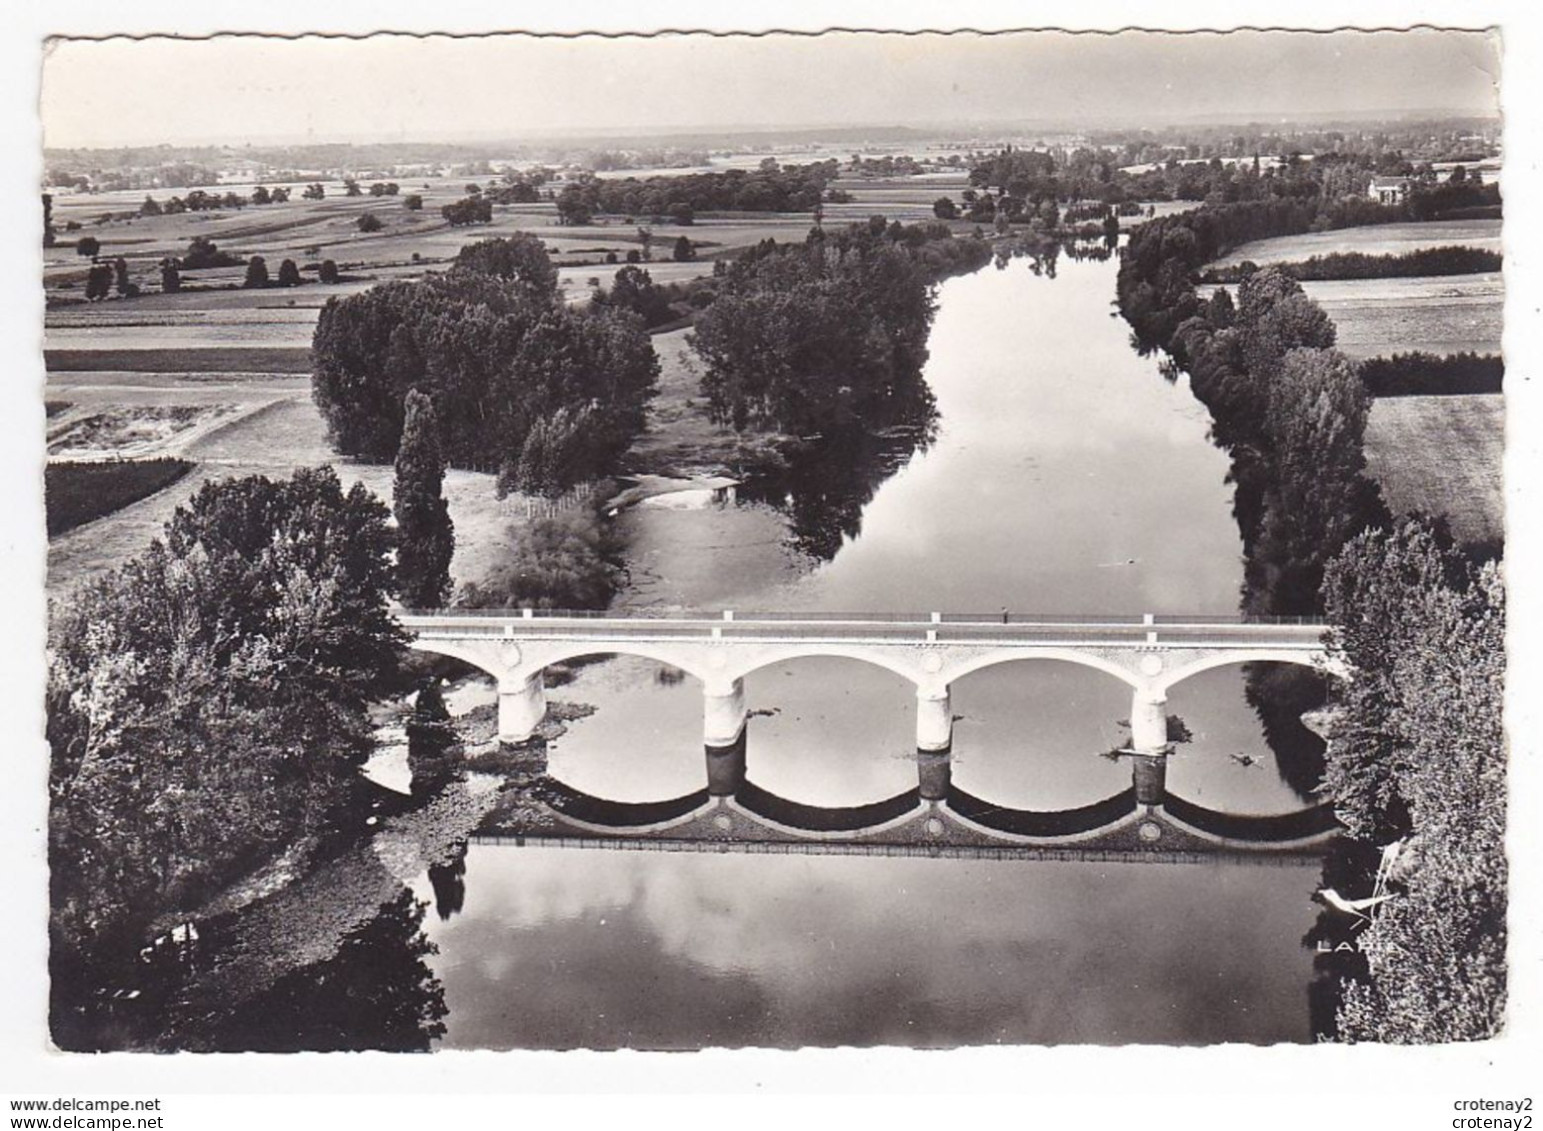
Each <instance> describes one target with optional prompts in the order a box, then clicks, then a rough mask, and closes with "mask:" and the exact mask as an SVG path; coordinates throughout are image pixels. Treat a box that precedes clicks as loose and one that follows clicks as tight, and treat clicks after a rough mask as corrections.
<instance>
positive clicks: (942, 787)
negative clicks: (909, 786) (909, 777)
mask: <svg viewBox="0 0 1543 1131" xmlns="http://www.w3.org/2000/svg"><path fill="white" fill-rule="evenodd" d="M953 776H954V775H953V759H952V756H951V755H950V754H949V752H948V751H947V750H918V751H917V752H916V784H917V792H918V793H919V794H920V795H921V799H922V800H923V801H947V800H948V787H949V785H950V783H951V782H952V781H953Z"/></svg>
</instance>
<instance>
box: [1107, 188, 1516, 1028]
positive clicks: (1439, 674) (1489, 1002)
mask: <svg viewBox="0 0 1543 1131" xmlns="http://www.w3.org/2000/svg"><path fill="white" fill-rule="evenodd" d="M1280 203H1281V202H1278V201H1277V202H1271V203H1268V204H1264V203H1261V204H1254V205H1207V206H1206V207H1204V208H1202V209H1200V210H1199V211H1197V212H1194V213H1189V214H1187V215H1185V216H1176V217H1171V218H1167V219H1165V220H1159V221H1155V222H1153V223H1149V224H1146V225H1143V226H1142V227H1141V228H1139V229H1137V231H1136V232H1135V233H1134V234H1133V235H1132V238H1131V242H1130V244H1129V246H1128V247H1127V250H1126V255H1125V259H1124V262H1123V263H1122V264H1121V269H1120V276H1119V298H1120V302H1121V306H1122V309H1123V310H1124V311H1125V313H1126V316H1127V318H1128V319H1129V320H1130V321H1131V324H1132V326H1133V327H1134V328H1135V331H1136V337H1137V339H1138V342H1140V343H1142V344H1144V345H1146V346H1149V347H1151V346H1155V347H1161V348H1163V349H1165V350H1167V351H1168V352H1169V354H1170V355H1171V356H1172V358H1173V360H1174V362H1175V363H1176V364H1177V365H1178V366H1182V367H1183V368H1184V369H1186V370H1188V372H1189V373H1190V376H1191V382H1192V387H1193V389H1194V391H1195V393H1196V395H1197V396H1198V397H1200V399H1201V400H1202V401H1204V402H1205V403H1206V404H1207V406H1208V407H1209V408H1210V410H1211V414H1212V418H1213V422H1214V435H1215V436H1216V438H1217V440H1218V442H1220V443H1222V444H1224V445H1225V446H1226V447H1227V448H1228V449H1229V451H1230V452H1231V454H1232V458H1233V478H1234V480H1235V482H1236V484H1237V490H1236V495H1235V510H1236V512H1237V515H1238V519H1239V524H1240V527H1241V529H1242V533H1243V540H1244V549H1245V555H1246V567H1245V579H1246V595H1245V605H1246V607H1247V608H1248V609H1249V610H1250V611H1255V612H1272V613H1312V612H1322V613H1324V614H1325V615H1326V616H1327V618H1328V619H1329V621H1330V622H1331V623H1332V624H1333V625H1334V626H1335V627H1336V629H1337V630H1338V631H1337V633H1336V634H1335V636H1334V637H1333V647H1334V648H1335V650H1336V651H1337V652H1338V653H1339V656H1340V658H1341V659H1342V660H1343V661H1344V662H1345V664H1346V666H1347V668H1348V670H1349V671H1350V672H1351V678H1350V679H1348V680H1345V681H1340V682H1338V683H1337V684H1336V685H1335V687H1334V691H1333V699H1332V702H1333V706H1334V708H1335V711H1334V724H1333V735H1334V737H1333V741H1332V742H1331V743H1330V744H1329V747H1328V749H1327V751H1326V754H1325V767H1324V772H1323V786H1324V787H1325V788H1326V789H1327V791H1328V792H1329V794H1330V795H1331V796H1332V798H1333V800H1334V804H1335V809H1336V813H1337V814H1338V816H1339V818H1340V820H1341V822H1342V823H1343V824H1344V826H1345V828H1346V831H1347V836H1348V838H1349V845H1348V846H1347V847H1346V849H1345V850H1344V851H1342V852H1338V853H1336V854H1335V855H1334V856H1333V858H1332V859H1330V860H1327V861H1326V863H1325V873H1326V883H1328V882H1332V883H1336V884H1340V885H1345V884H1354V885H1356V886H1355V887H1354V888H1343V887H1342V890H1347V891H1354V892H1357V893H1359V892H1361V891H1365V890H1369V889H1370V887H1371V884H1372V874H1373V872H1374V871H1375V870H1376V868H1377V865H1378V862H1379V861H1380V852H1379V851H1378V850H1379V849H1380V848H1381V847H1382V846H1385V845H1388V844H1390V843H1393V842H1395V841H1398V842H1401V843H1402V844H1403V846H1404V860H1403V862H1402V865H1401V868H1400V869H1399V871H1398V872H1397V874H1396V876H1395V877H1394V883H1395V884H1396V886H1397V888H1398V895H1397V898H1395V899H1394V900H1393V901H1391V902H1389V903H1387V904H1385V905H1384V906H1383V907H1382V908H1381V909H1379V914H1378V916H1377V919H1376V922H1375V923H1374V925H1373V926H1371V927H1369V928H1368V929H1367V930H1366V931H1365V932H1364V933H1363V934H1362V935H1361V936H1360V943H1359V946H1360V954H1361V956H1362V957H1363V958H1364V962H1362V963H1361V964H1360V965H1359V968H1358V969H1356V970H1353V971H1352V972H1351V973H1350V974H1349V975H1348V981H1347V980H1346V978H1347V976H1346V975H1335V976H1334V977H1333V979H1332V981H1331V994H1330V997H1331V999H1332V1000H1331V1005H1332V1012H1333V1013H1334V1014H1335V1016H1334V1017H1333V1019H1332V1022H1331V1024H1330V1025H1329V1026H1328V1027H1327V1028H1328V1030H1329V1031H1331V1032H1332V1033H1333V1034H1334V1035H1337V1036H1338V1037H1340V1038H1341V1039H1349V1040H1373V1039H1375V1040H1392V1041H1435V1040H1455V1039H1474V1038H1479V1037H1485V1036H1490V1035H1493V1034H1494V1032H1495V1031H1496V1030H1497V1028H1498V1026H1499V1023H1500V1017H1501V1011H1502V1009H1503V1005H1504V1000H1505V992H1504V989H1505V959H1504V949H1505V927H1504V915H1505V903H1506V883H1505V861H1504V855H1503V847H1502V837H1503V830H1504V798H1505V784H1504V758H1505V755H1504V745H1503V738H1502V734H1501V728H1500V720H1501V695H1502V687H1503V665H1504V640H1503V636H1504V623H1503V622H1504V607H1503V606H1504V602H1503V594H1502V589H1501V583H1500V577H1499V573H1498V570H1497V569H1496V567H1495V566H1494V565H1493V564H1489V565H1486V566H1484V567H1482V568H1478V567H1476V566H1475V565H1474V564H1473V562H1472V557H1471V555H1470V554H1468V553H1466V552H1464V551H1462V550H1459V549H1457V548H1455V547H1453V546H1452V544H1451V542H1450V539H1445V538H1443V537H1442V536H1441V535H1440V534H1438V533H1437V531H1436V530H1435V529H1434V528H1433V527H1432V526H1431V525H1430V524H1429V523H1428V522H1426V521H1419V520H1417V521H1405V522H1402V523H1399V524H1394V523H1393V520H1392V518H1391V516H1389V515H1388V514H1387V512H1386V509H1385V507H1383V505H1382V503H1381V499H1380V497H1379V496H1378V495H1377V493H1376V491H1375V489H1374V487H1373V486H1372V485H1371V484H1370V483H1369V482H1368V481H1367V480H1366V479H1365V477H1364V476H1363V475H1362V468H1363V466H1364V459H1363V454H1362V437H1363V433H1364V429H1365V422H1366V416H1367V408H1368V403H1369V397H1368V393H1367V382H1366V381H1365V380H1364V379H1363V374H1362V372H1361V370H1360V369H1359V368H1358V367H1357V366H1355V365H1353V364H1351V363H1350V362H1349V361H1348V360H1347V359H1345V358H1344V357H1343V356H1342V355H1340V354H1339V353H1338V352H1337V351H1335V350H1334V349H1333V348H1332V347H1333V343H1334V326H1333V323H1332V322H1330V321H1329V319H1328V318H1327V317H1326V316H1324V314H1323V312H1322V310H1320V309H1319V308H1318V307H1317V306H1316V305H1315V304H1313V303H1312V302H1311V301H1310V300H1308V299H1307V297H1306V295H1305V294H1303V293H1302V290H1301V285H1300V284H1299V283H1298V282H1297V281H1296V280H1295V279H1294V278H1292V277H1291V275H1289V274H1288V273H1287V272H1285V271H1283V270H1281V269H1279V268H1266V269H1264V270H1256V271H1246V270H1245V272H1244V273H1243V278H1242V281H1241V283H1240V285H1239V288H1238V299H1237V302H1236V303H1234V302H1233V301H1232V300H1231V298H1230V297H1229V296H1228V295H1227V293H1226V292H1225V291H1218V292H1216V294H1215V295H1214V296H1213V297H1212V298H1211V299H1210V300H1209V301H1206V302H1202V301H1200V300H1199V299H1198V297H1197V296H1196V294H1195V291H1194V287H1193V278H1194V272H1195V268H1196V267H1197V266H1198V265H1199V264H1200V263H1202V262H1204V261H1205V260H1206V259H1207V258H1209V257H1210V256H1213V255H1216V254H1220V253H1221V252H1223V251H1225V250H1226V249H1227V247H1228V246H1230V241H1235V240H1240V239H1242V238H1255V236H1256V233H1257V228H1256V225H1259V224H1268V223H1271V222H1276V221H1279V220H1280V219H1281V217H1282V216H1283V215H1284V216H1286V217H1287V218H1288V219H1292V220H1294V219H1295V217H1294V215H1293V213H1291V212H1289V211H1288V212H1283V211H1282V210H1281V208H1280ZM1409 367H1411V363H1410V361H1409V359H1402V360H1401V362H1400V364H1399V365H1398V366H1397V367H1396V368H1397V369H1398V370H1400V371H1403V370H1405V369H1407V368H1409ZM1415 367H1417V366H1415ZM1459 368H1467V367H1464V366H1460V367H1459ZM1256 682H1257V681H1255V680H1254V679H1252V678H1251V680H1250V687H1251V690H1252V689H1253V688H1254V686H1255V684H1256ZM1357 845H1359V846H1362V847H1361V849H1360V851H1353V849H1354V846H1357ZM1331 872H1332V873H1333V875H1332V877H1331V876H1330V873H1331Z"/></svg>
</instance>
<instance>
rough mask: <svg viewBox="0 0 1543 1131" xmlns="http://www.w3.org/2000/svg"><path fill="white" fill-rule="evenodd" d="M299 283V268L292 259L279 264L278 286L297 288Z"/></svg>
mask: <svg viewBox="0 0 1543 1131" xmlns="http://www.w3.org/2000/svg"><path fill="white" fill-rule="evenodd" d="M300 282H301V280H300V268H299V267H297V266H296V265H295V261H294V260H293V259H286V260H284V262H283V263H280V264H279V286H281V287H298V286H299V285H300Z"/></svg>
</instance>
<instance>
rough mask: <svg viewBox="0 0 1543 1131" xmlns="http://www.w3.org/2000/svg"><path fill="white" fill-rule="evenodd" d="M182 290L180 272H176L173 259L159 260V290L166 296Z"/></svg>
mask: <svg viewBox="0 0 1543 1131" xmlns="http://www.w3.org/2000/svg"><path fill="white" fill-rule="evenodd" d="M181 289H182V272H180V271H178V270H177V261H176V260H175V259H163V260H161V290H162V291H164V292H165V293H166V294H169V295H172V294H176V293H177V292H178V291H180V290H181Z"/></svg>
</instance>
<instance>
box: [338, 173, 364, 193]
mask: <svg viewBox="0 0 1543 1131" xmlns="http://www.w3.org/2000/svg"><path fill="white" fill-rule="evenodd" d="M343 195H344V196H363V195H364V190H363V189H361V188H360V187H359V182H358V181H356V180H354V179H353V178H352V177H347V178H345V179H344V181H343Z"/></svg>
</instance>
